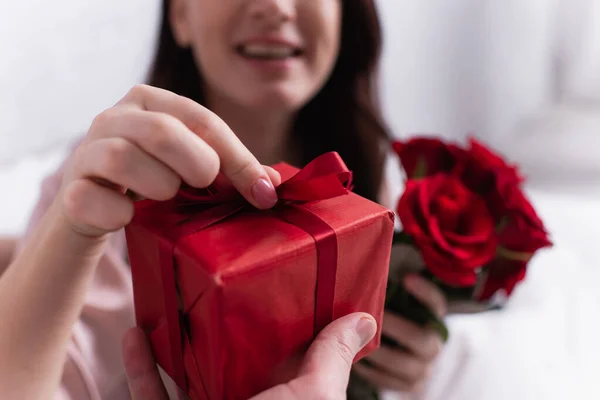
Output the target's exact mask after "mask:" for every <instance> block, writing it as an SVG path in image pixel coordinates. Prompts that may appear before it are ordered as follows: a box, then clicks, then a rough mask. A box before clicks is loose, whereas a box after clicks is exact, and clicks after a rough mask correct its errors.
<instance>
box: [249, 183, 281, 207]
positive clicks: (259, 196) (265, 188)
mask: <svg viewBox="0 0 600 400" xmlns="http://www.w3.org/2000/svg"><path fill="white" fill-rule="evenodd" d="M252 196H253V197H254V201H256V203H257V204H258V205H259V206H260V207H261V208H271V207H273V206H274V205H275V204H277V193H276V192H275V188H274V187H273V185H272V184H271V182H269V181H268V180H266V179H265V178H260V179H259V180H258V181H256V183H255V184H254V186H253V187H252Z"/></svg>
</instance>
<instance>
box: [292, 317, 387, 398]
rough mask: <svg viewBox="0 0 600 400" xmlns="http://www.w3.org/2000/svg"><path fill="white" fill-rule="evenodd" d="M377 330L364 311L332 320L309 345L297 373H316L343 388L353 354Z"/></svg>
mask: <svg viewBox="0 0 600 400" xmlns="http://www.w3.org/2000/svg"><path fill="white" fill-rule="evenodd" d="M376 332H377V323H376V322H375V320H374V319H373V317H371V316H370V315H369V314H365V313H354V314H350V315H346V316H345V317H342V318H340V319H338V320H336V321H334V322H332V323H331V324H329V325H328V326H327V327H326V328H325V329H323V331H321V333H319V335H318V336H317V338H316V339H315V340H314V342H313V343H312V345H311V346H310V348H309V349H308V352H307V354H306V357H305V359H304V363H303V364H302V368H301V369H300V374H299V375H300V376H303V375H310V374H317V375H318V376H319V377H320V378H322V379H326V380H327V381H328V384H331V385H335V387H338V388H341V389H343V390H345V388H346V387H347V386H348V380H349V376H350V369H351V368H352V362H353V360H354V358H355V357H356V355H357V354H358V352H359V351H360V350H361V349H362V348H363V347H365V345H366V344H367V343H369V342H370V341H371V339H373V337H374V336H375V333H376Z"/></svg>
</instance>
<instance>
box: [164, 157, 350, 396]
mask: <svg viewBox="0 0 600 400" xmlns="http://www.w3.org/2000/svg"><path fill="white" fill-rule="evenodd" d="M275 169H277V166H275ZM351 182H352V173H351V172H350V171H349V170H348V168H347V167H346V165H345V164H344V162H343V161H342V159H341V158H340V156H339V155H338V154H337V153H335V152H330V153H326V154H323V155H322V156H320V157H317V158H316V159H314V160H313V161H311V162H310V163H309V164H307V165H306V167H304V168H303V169H301V170H300V171H298V172H297V173H296V174H295V175H294V176H292V177H291V178H289V179H288V180H286V181H285V182H283V183H282V184H281V185H280V186H278V187H277V189H276V191H277V196H278V198H279V202H278V204H277V205H276V206H275V207H274V208H273V209H272V210H269V211H265V212H272V213H274V215H276V216H277V217H279V218H281V219H283V220H285V221H287V222H289V223H291V224H293V225H295V226H297V227H299V228H301V229H303V230H304V231H306V232H307V233H309V234H310V235H311V236H312V237H313V238H314V240H315V245H316V248H317V285H316V295H315V321H314V332H315V335H316V334H317V333H318V332H320V331H321V330H322V329H323V328H324V327H325V326H327V325H328V324H329V323H330V322H331V321H332V320H333V304H334V292H335V280H336V272H337V237H336V234H335V231H334V230H333V228H331V227H330V226H329V225H328V224H327V223H326V222H325V221H323V220H322V219H321V218H320V217H318V216H317V215H315V214H313V213H312V212H311V211H309V210H307V209H306V208H304V207H302V204H303V203H307V202H311V201H318V200H325V199H330V198H333V197H338V196H342V195H345V194H347V193H348V192H349V191H350V190H351ZM164 206H165V208H166V211H168V213H167V214H169V215H171V216H172V215H175V220H174V221H172V223H173V224H174V225H176V226H177V229H175V230H174V231H173V234H172V236H171V239H172V241H171V243H172V244H173V247H172V248H171V249H170V251H169V252H163V251H161V265H162V282H163V289H164V302H165V314H166V320H167V326H168V332H169V342H170V347H171V348H170V354H171V362H172V368H173V372H174V376H173V378H174V380H175V382H176V383H177V384H178V385H179V386H180V387H181V388H182V389H183V390H185V391H187V390H188V388H187V380H186V377H185V370H184V361H183V343H182V341H183V340H184V339H186V338H185V337H184V336H183V335H182V333H183V332H182V330H181V324H180V323H181V317H182V315H180V312H179V309H178V298H177V289H176V280H175V268H174V256H173V254H174V248H175V246H176V243H177V241H178V240H179V239H181V238H182V237H185V236H187V235H190V234H192V233H194V232H197V231H199V230H201V229H205V228H207V227H209V226H211V225H214V224H216V223H219V222H220V221H222V220H224V219H225V218H228V217H230V216H232V215H234V214H236V213H238V212H241V211H243V210H244V209H248V208H250V207H252V206H251V205H250V204H249V203H247V202H246V201H245V200H244V198H243V197H242V196H241V195H240V194H239V193H238V192H237V191H235V189H233V187H231V186H226V187H217V185H213V186H212V187H211V188H208V189H194V188H190V187H185V188H182V189H181V190H180V192H179V193H178V195H177V196H176V198H175V199H173V200H171V201H169V202H165V203H164Z"/></svg>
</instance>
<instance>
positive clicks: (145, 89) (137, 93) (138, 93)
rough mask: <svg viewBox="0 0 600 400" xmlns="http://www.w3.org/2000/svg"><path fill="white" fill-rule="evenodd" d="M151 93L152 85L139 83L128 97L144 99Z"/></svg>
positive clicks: (130, 91)
mask: <svg viewBox="0 0 600 400" xmlns="http://www.w3.org/2000/svg"><path fill="white" fill-rule="evenodd" d="M150 91H151V86H150V85H146V84H143V83H138V84H136V85H134V86H133V87H132V88H131V89H130V90H129V93H128V96H131V97H134V98H138V97H144V96H146V95H148V94H149V93H150Z"/></svg>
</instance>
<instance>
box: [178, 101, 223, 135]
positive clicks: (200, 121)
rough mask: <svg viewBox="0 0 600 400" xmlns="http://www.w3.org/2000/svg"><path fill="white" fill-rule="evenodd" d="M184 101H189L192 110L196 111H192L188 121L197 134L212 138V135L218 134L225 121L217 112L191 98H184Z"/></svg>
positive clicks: (189, 126)
mask: <svg viewBox="0 0 600 400" xmlns="http://www.w3.org/2000/svg"><path fill="white" fill-rule="evenodd" d="M183 101H184V102H187V103H188V105H189V106H190V107H189V108H190V110H194V111H196V112H193V113H190V114H189V115H188V116H187V121H186V122H187V125H188V128H189V129H190V130H191V131H192V132H194V133H195V134H196V135H198V136H199V137H201V138H203V139H210V137H212V136H216V135H217V132H219V130H222V129H223V124H224V123H223V121H222V120H221V118H219V117H218V116H217V115H216V114H214V113H212V112H210V111H208V110H207V109H205V108H204V107H202V106H200V105H199V104H197V103H196V102H194V101H193V100H191V99H188V98H184V99H183Z"/></svg>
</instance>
